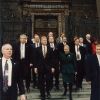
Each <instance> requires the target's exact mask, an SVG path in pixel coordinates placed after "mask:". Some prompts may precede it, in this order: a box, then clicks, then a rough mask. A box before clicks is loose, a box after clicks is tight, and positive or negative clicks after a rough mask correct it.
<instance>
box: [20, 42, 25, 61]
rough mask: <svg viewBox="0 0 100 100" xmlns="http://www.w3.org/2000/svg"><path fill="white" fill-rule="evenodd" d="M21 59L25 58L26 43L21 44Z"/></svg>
mask: <svg viewBox="0 0 100 100" xmlns="http://www.w3.org/2000/svg"><path fill="white" fill-rule="evenodd" d="M20 51H21V59H22V58H25V43H24V44H21V45H20Z"/></svg>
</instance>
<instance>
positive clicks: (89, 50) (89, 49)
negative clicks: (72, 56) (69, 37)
mask: <svg viewBox="0 0 100 100" xmlns="http://www.w3.org/2000/svg"><path fill="white" fill-rule="evenodd" d="M84 44H86V45H87V48H88V54H92V47H91V43H89V42H88V41H87V39H85V40H84Z"/></svg>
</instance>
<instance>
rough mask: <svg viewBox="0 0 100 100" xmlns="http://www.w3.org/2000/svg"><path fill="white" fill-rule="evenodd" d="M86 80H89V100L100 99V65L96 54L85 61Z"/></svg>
mask: <svg viewBox="0 0 100 100" xmlns="http://www.w3.org/2000/svg"><path fill="white" fill-rule="evenodd" d="M86 80H87V81H91V82H92V83H91V100H100V65H99V62H98V58H97V55H96V54H93V55H89V56H88V57H87V61H86Z"/></svg>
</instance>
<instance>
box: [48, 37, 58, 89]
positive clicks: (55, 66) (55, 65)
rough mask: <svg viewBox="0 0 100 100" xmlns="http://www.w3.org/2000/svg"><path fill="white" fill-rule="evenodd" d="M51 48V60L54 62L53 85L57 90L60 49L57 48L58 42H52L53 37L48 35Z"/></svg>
mask: <svg viewBox="0 0 100 100" xmlns="http://www.w3.org/2000/svg"><path fill="white" fill-rule="evenodd" d="M48 45H49V46H50V47H51V48H52V49H53V62H54V68H55V73H54V75H55V87H56V89H57V90H59V62H60V51H59V48H58V44H55V43H54V38H53V37H49V44H48ZM52 86H53V76H52Z"/></svg>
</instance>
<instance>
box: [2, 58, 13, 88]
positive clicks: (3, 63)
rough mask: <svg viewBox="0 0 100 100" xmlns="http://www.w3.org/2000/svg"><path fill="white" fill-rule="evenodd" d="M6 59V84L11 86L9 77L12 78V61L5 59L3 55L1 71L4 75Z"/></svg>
mask: <svg viewBox="0 0 100 100" xmlns="http://www.w3.org/2000/svg"><path fill="white" fill-rule="evenodd" d="M6 60H7V63H8V86H11V83H12V82H11V80H12V79H11V78H12V63H11V59H5V58H4V57H2V73H3V76H4V70H5V68H4V67H5V63H6Z"/></svg>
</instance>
